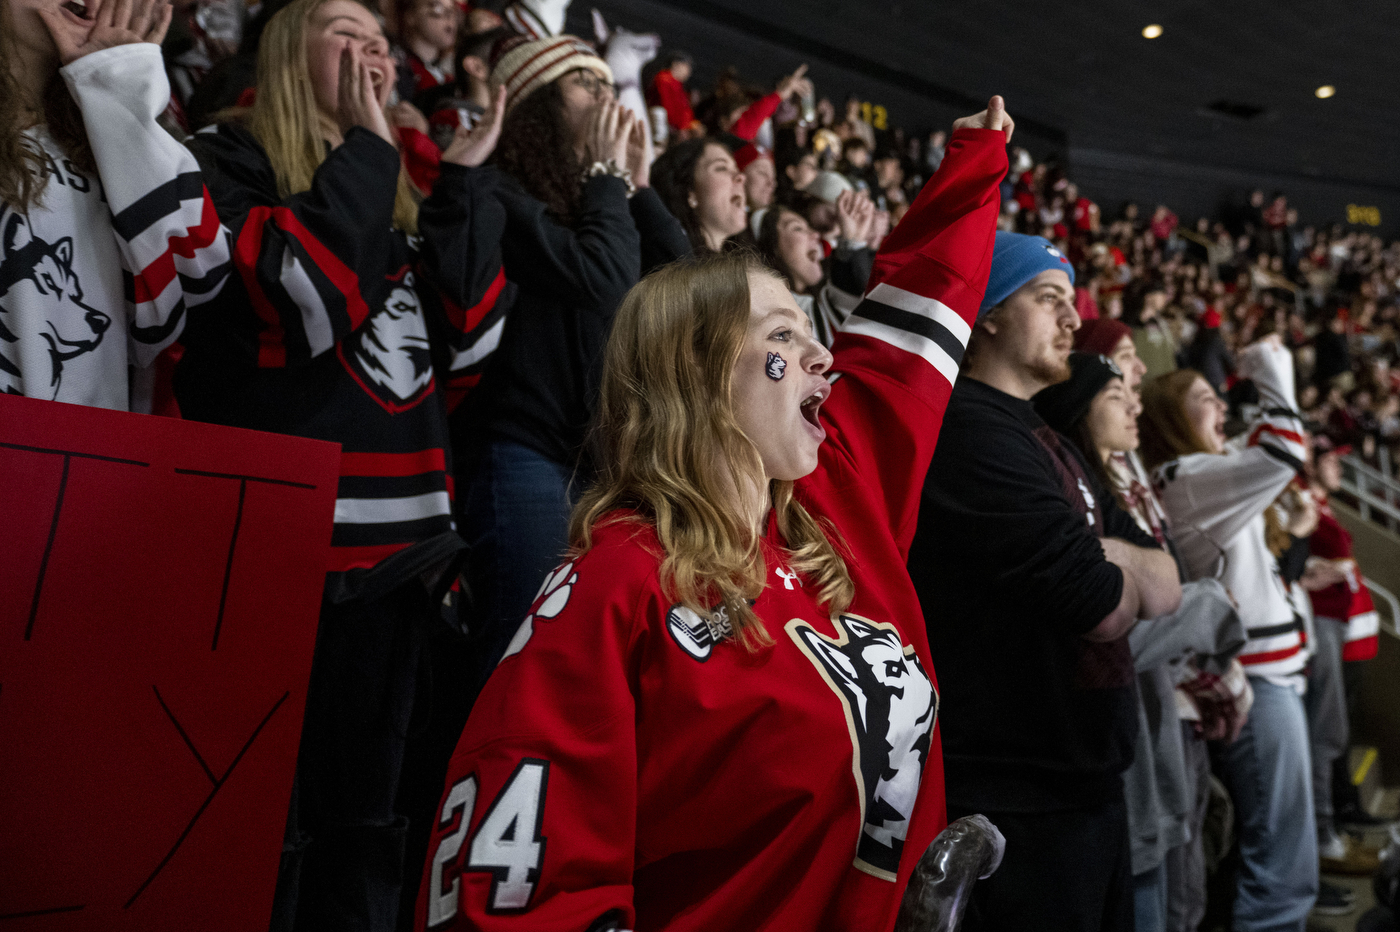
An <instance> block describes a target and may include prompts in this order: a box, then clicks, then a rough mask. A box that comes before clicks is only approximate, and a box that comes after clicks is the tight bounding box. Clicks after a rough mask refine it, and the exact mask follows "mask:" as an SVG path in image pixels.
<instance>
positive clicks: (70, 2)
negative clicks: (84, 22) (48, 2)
mask: <svg viewBox="0 0 1400 932" xmlns="http://www.w3.org/2000/svg"><path fill="white" fill-rule="evenodd" d="M62 8H63V9H65V10H67V11H68V12H69V13H72V14H73V15H74V16H76V17H78V19H87V18H88V11H87V3H86V2H85V0H64V3H63V4H62Z"/></svg>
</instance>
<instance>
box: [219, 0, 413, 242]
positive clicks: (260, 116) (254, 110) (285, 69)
mask: <svg viewBox="0 0 1400 932" xmlns="http://www.w3.org/2000/svg"><path fill="white" fill-rule="evenodd" d="M329 2H331V0H293V2H292V3H290V4H288V5H287V6H286V7H285V8H284V9H283V10H281V11H280V12H279V13H277V14H276V15H275V16H273V17H272V19H270V20H268V23H267V28H266V29H264V30H263V34H262V39H261V41H260V43H259V45H258V84H257V87H258V92H257V96H256V97H254V98H253V106H252V107H249V108H247V109H246V110H233V111H228V113H227V114H226V115H225V118H232V119H238V120H241V121H242V122H243V123H244V124H245V125H246V126H247V127H248V131H249V132H251V133H252V134H253V135H254V136H255V137H256V138H257V140H258V142H259V143H261V144H262V147H263V149H264V150H265V151H266V152H267V158H268V161H270V162H271V163H272V171H273V173H274V174H275V175H276V176H277V193H278V195H280V196H281V197H291V196H292V195H293V194H300V193H301V192H303V191H308V190H310V189H311V179H312V177H313V176H314V175H315V174H316V169H317V168H320V167H321V163H322V162H324V161H325V160H326V142H325V138H324V137H323V136H322V135H321V116H320V111H319V109H318V108H317V106H316V96H315V94H314V93H313V92H312V89H311V80H310V77H309V75H310V71H309V68H308V67H307V59H306V31H307V25H308V24H309V23H310V22H311V17H312V16H313V15H314V14H315V12H316V11H317V10H319V9H320V8H321V7H323V6H325V5H326V4H327V3H329ZM351 2H354V3H359V2H360V0H351ZM360 5H361V6H363V7H365V9H368V10H370V12H374V10H373V8H371V7H369V6H368V5H367V4H364V3H360ZM389 80H393V75H392V74H391V75H390V76H389ZM394 226H395V227H396V228H398V229H400V230H403V231H404V232H406V233H414V234H416V233H417V232H418V198H417V196H416V195H415V194H414V192H413V186H412V185H411V184H410V183H409V180H408V175H407V173H406V172H405V171H404V168H403V165H402V160H401V161H400V165H399V178H398V193H397V195H396V196H395V198H394Z"/></svg>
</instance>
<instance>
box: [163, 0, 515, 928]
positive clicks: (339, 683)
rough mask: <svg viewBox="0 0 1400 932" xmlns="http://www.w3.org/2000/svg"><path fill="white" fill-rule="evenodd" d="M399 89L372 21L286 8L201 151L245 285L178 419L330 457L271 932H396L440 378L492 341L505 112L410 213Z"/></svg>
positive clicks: (347, 7) (446, 480)
mask: <svg viewBox="0 0 1400 932" xmlns="http://www.w3.org/2000/svg"><path fill="white" fill-rule="evenodd" d="M393 74H394V67H393V62H392V61H391V60H390V58H389V55H388V43H387V41H386V40H385V38H384V34H383V32H382V30H381V28H380V26H379V23H378V21H377V19H376V18H375V15H374V13H373V12H372V11H371V10H370V9H369V8H368V7H365V6H362V5H361V4H359V3H356V2H352V0H295V2H293V3H291V4H290V5H289V6H287V7H286V8H285V9H284V10H282V11H281V12H280V13H278V14H277V15H276V16H274V17H273V18H272V20H271V21H270V22H269V24H268V26H267V30H266V32H265V33H264V34H263V39H262V44H261V49H260V53H259V59H258V85H257V98H256V101H255V103H254V104H253V106H252V107H251V108H250V109H249V110H247V111H246V112H243V113H241V114H237V115H236V116H235V118H234V119H232V120H230V121H229V122H225V123H223V124H221V125H220V126H218V127H217V129H215V130H212V131H209V132H204V133H200V134H199V135H198V136H196V137H195V138H194V139H193V140H192V141H191V148H192V149H193V150H194V152H195V155H196V157H197V158H199V160H200V162H201V165H202V166H203V167H204V174H205V179H206V183H207V185H208V189H209V193H210V195H211V196H212V198H213V201H214V206H215V209H216V210H217V211H218V214H219V219H220V221H222V223H223V225H224V226H225V227H227V229H228V230H229V232H230V234H231V236H232V242H233V248H232V251H233V266H234V271H235V272H236V273H237V274H234V275H230V276H229V278H228V281H227V282H226V284H225V285H224V287H223V290H222V291H221V292H220V293H219V294H218V296H217V297H216V298H212V299H211V300H209V302H208V303H207V304H206V305H205V306H204V307H203V308H202V310H201V313H200V314H199V315H194V316H192V317H191V319H190V321H189V325H188V327H187V328H186V331H185V336H184V338H183V339H184V342H185V345H186V351H185V354H184V357H183V358H182V359H181V361H180V364H179V367H178V369H177V371H176V377H175V389H176V396H177V398H178V400H179V402H180V405H181V409H182V411H183V413H184V414H185V416H186V417H190V418H192V419H195V420H202V421H209V422H213V423H218V424H228V425H232V426H237V427H248V428H253V429H257V430H269V431H275V432H278V433H286V434H295V435H297V436H302V437H310V438H313V439H318V440H326V441H331V442H335V443H338V444H340V447H341V469H340V473H341V474H340V480H339V487H338V492H337V497H336V507H335V523H334V527H333V529H332V531H331V535H330V543H331V547H330V554H329V558H328V566H327V570H328V572H327V577H326V587H325V597H324V601H323V604H322V609H321V624H320V628H319V631H318V634H317V639H316V650H315V655H314V660H313V664H312V672H311V680H310V684H309V686H308V689H307V698H306V717H305V723H304V725H303V727H302V740H301V750H300V753H299V756H298V760H297V776H296V783H295V789H294V791H293V798H292V805H291V811H290V814H289V817H288V821H287V834H286V841H285V846H284V849H283V851H284V853H283V859H282V866H281V870H280V872H279V876H278V885H277V896H276V900H275V902H274V910H275V915H274V918H273V923H272V927H273V928H274V929H283V928H291V927H292V925H293V924H294V922H296V921H297V918H298V917H299V918H300V922H299V923H297V924H298V925H299V926H300V927H302V928H306V927H309V926H313V925H314V926H315V927H316V928H335V929H344V930H360V929H389V928H392V927H393V917H394V915H395V913H396V912H397V909H398V895H399V888H400V885H401V882H402V855H403V845H404V834H405V828H406V826H405V819H404V818H403V816H402V815H401V812H400V810H399V809H398V808H397V807H396V805H395V796H396V794H397V791H398V786H399V782H400V778H401V775H402V771H403V762H404V750H405V735H406V726H407V723H408V719H409V716H410V713H411V711H412V708H413V704H414V700H415V696H416V694H417V692H418V685H419V684H418V671H419V666H420V660H421V657H422V655H423V652H424V650H425V635H426V634H427V632H428V631H430V630H431V625H432V623H433V621H434V620H435V619H436V618H437V617H438V610H439V607H440V606H441V605H442V603H443V600H444V597H445V595H446V593H447V591H448V589H449V587H450V586H451V584H452V583H453V581H454V580H455V578H456V576H457V572H458V569H459V568H460V566H461V563H462V558H463V551H464V550H465V544H464V543H463V542H462V540H461V538H459V537H458V536H457V534H456V533H455V530H454V527H453V515H452V509H451V490H452V480H451V475H452V473H451V470H452V459H451V456H450V451H449V449H448V442H447V440H448V425H447V415H446V410H445V408H444V406H443V401H442V395H441V392H440V391H439V387H438V385H437V382H436V379H435V378H434V372H433V366H432V364H431V360H432V358H433V356H434V355H435V346H436V344H438V343H440V342H445V343H446V344H449V345H452V346H467V345H470V344H471V343H472V342H473V341H474V340H475V338H476V333H475V332H474V328H476V327H479V326H481V325H488V324H489V323H490V320H489V318H490V316H491V315H489V314H488V315H486V316H485V317H479V316H478V317H464V316H463V315H461V314H458V313H454V311H453V307H454V306H473V305H479V304H481V303H483V302H484V301H486V300H488V295H491V294H493V293H494V294H499V293H500V291H501V289H500V288H499V287H496V286H495V284H494V283H496V282H497V281H498V279H499V276H500V268H501V262H500V246H499V243H500V236H501V229H502V226H503V225H504V216H503V213H502V211H501V208H500V205H499V203H498V202H497V200H496V198H495V197H494V196H493V187H494V173H493V172H491V171H490V170H489V169H484V168H479V167H477V166H480V165H481V163H482V162H483V161H484V160H485V159H486V157H487V156H488V155H489V154H490V152H491V148H492V146H493V145H494V142H495V139H496V137H497V135H498V134H499V131H500V126H501V120H502V108H503V104H504V99H503V98H502V99H501V100H500V101H499V102H498V103H497V105H496V108H495V109H494V111H493V115H492V116H491V117H489V118H488V119H486V120H483V123H482V125H481V127H480V128H479V130H478V131H477V132H476V133H474V134H472V135H470V136H467V135H465V134H464V135H463V137H462V138H461V139H460V140H459V142H458V143H457V144H454V146H453V147H452V148H449V150H448V151H447V152H445V153H444V154H443V158H444V161H445V165H444V169H443V174H442V177H441V178H440V179H439V181H438V184H437V187H436V189H435V191H434V194H433V197H432V198H430V199H429V200H428V201H427V202H425V203H424V204H423V205H422V209H421V211H420V209H419V206H418V205H417V204H416V203H415V201H414V199H413V198H412V197H411V196H410V195H409V192H408V187H407V184H406V181H405V180H404V175H403V171H402V167H401V162H400V157H399V153H398V151H397V150H396V148H395V145H394V142H393V140H394V135H393V133H392V132H391V131H390V129H389V126H388V123H387V121H386V119H385V115H384V106H385V103H386V101H387V99H388V95H389V90H390V88H391V86H392V81H393ZM444 204H450V205H451V206H452V209H451V210H444V209H443V205H444ZM444 221H447V222H448V225H447V226H444ZM415 234H416V235H415ZM420 246H421V247H422V248H421V250H420ZM445 351H446V350H445V349H444V350H443V352H445ZM439 623H440V622H439Z"/></svg>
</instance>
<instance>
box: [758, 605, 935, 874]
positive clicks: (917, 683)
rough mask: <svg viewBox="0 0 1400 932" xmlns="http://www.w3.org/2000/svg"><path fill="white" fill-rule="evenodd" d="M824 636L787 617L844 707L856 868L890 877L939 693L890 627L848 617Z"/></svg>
mask: <svg viewBox="0 0 1400 932" xmlns="http://www.w3.org/2000/svg"><path fill="white" fill-rule="evenodd" d="M834 627H835V628H836V634H837V637H836V638H835V639H833V638H829V637H827V636H826V635H824V634H821V633H819V632H817V631H816V630H815V629H814V628H813V627H812V626H811V625H809V624H807V623H806V622H804V621H802V620H800V619H796V618H794V619H793V620H792V621H790V622H788V623H787V626H786V631H787V633H788V636H789V637H791V638H792V640H793V641H794V642H795V643H796V644H797V646H798V647H799V648H800V649H801V650H802V652H803V653H804V654H806V655H807V658H808V659H809V660H811V661H812V663H813V665H815V666H816V668H817V672H818V673H820V674H821V677H822V679H823V680H825V681H826V684H827V685H828V686H830V687H831V689H832V690H833V691H834V692H835V693H836V695H837V697H838V698H840V700H841V704H842V705H843V706H844V707H845V712H846V724H847V726H848V727H849V729H850V734H851V744H852V746H853V753H854V761H853V769H854V772H855V777H856V789H857V792H859V793H860V795H861V801H860V802H861V812H862V813H863V814H864V824H863V826H862V827H861V833H860V840H859V842H858V843H857V845H856V859H855V867H856V869H858V870H862V871H864V872H865V873H867V874H870V875H872V876H875V877H879V878H881V879H882V880H890V881H893V880H894V879H895V875H896V873H898V871H899V858H900V855H901V854H902V853H903V851H904V840H905V838H906V837H907V836H908V834H909V819H910V817H911V816H912V815H913V814H914V803H915V801H916V800H917V798H918V793H919V784H920V782H921V781H922V780H923V776H924V765H925V764H926V763H927V761H928V756H929V748H930V744H931V742H932V740H933V738H932V736H933V725H934V722H935V721H936V719H937V717H938V692H937V691H936V690H935V689H934V688H933V681H932V680H931V679H930V678H929V675H928V673H927V672H926V671H925V670H924V667H923V664H922V663H920V662H919V657H918V654H916V653H915V651H914V648H912V647H908V646H905V645H904V644H903V643H902V642H901V641H900V636H899V632H898V631H897V630H896V629H895V627H894V626H893V625H889V624H881V623H879V622H874V621H870V620H869V619H865V618H859V617H857V616H854V615H842V616H841V617H840V618H839V619H836V620H835V622H834Z"/></svg>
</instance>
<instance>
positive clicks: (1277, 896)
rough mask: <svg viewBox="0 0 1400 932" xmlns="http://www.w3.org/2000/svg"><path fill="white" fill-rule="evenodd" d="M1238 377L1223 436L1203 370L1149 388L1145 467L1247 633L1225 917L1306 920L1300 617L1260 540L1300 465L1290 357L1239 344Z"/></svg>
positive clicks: (1314, 876)
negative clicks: (1244, 398) (1246, 700)
mask: <svg viewBox="0 0 1400 932" xmlns="http://www.w3.org/2000/svg"><path fill="white" fill-rule="evenodd" d="M1239 372H1240V375H1241V376H1242V377H1244V378H1248V379H1250V380H1252V381H1253V382H1254V385H1255V387H1256V388H1258V390H1259V412H1258V416H1257V417H1256V418H1255V419H1254V421H1253V422H1252V423H1251V424H1250V425H1249V427H1248V429H1247V430H1246V431H1245V432H1244V433H1243V434H1241V435H1240V436H1239V437H1237V438H1235V439H1233V440H1230V441H1228V442H1227V441H1226V439H1225V430H1224V425H1225V404H1224V402H1222V401H1221V400H1220V398H1219V396H1218V395H1216V393H1215V389H1214V388H1212V387H1211V386H1210V384H1209V383H1207V382H1206V380H1205V378H1204V377H1203V376H1202V375H1201V374H1200V373H1199V372H1194V371H1192V370H1190V369H1183V370H1178V371H1176V372H1172V373H1169V374H1167V375H1164V376H1161V377H1159V378H1157V379H1154V380H1153V381H1151V382H1148V383H1146V385H1145V386H1144V391H1143V398H1142V402H1143V417H1142V422H1141V430H1142V454H1143V460H1144V461H1145V463H1146V465H1147V468H1148V469H1150V470H1153V471H1154V477H1155V479H1156V481H1157V482H1156V484H1157V486H1158V488H1159V489H1160V490H1161V496H1162V504H1163V506H1164V507H1165V508H1166V511H1167V517H1168V518H1169V519H1170V521H1171V524H1172V527H1173V529H1174V530H1173V539H1174V540H1175V542H1176V545H1177V549H1178V551H1179V552H1180V554H1181V557H1182V561H1183V562H1184V563H1185V565H1186V570H1187V573H1188V575H1189V577H1190V578H1191V579H1202V578H1205V577H1217V578H1219V579H1220V581H1221V582H1223V583H1224V584H1225V587H1226V588H1227V589H1229V590H1230V592H1231V594H1232V595H1233V596H1234V599H1235V601H1236V602H1237V603H1238V605H1239V615H1240V620H1241V621H1243V622H1244V626H1245V634H1246V635H1247V637H1248V641H1247V643H1246V644H1245V647H1244V651H1243V653H1241V654H1240V657H1239V660H1240V663H1242V664H1243V665H1244V668H1245V672H1246V673H1247V674H1248V676H1249V683H1250V686H1251V688H1252V689H1253V691H1254V705H1253V707H1252V708H1251V709H1250V711H1249V717H1248V719H1247V721H1246V723H1245V726H1244V729H1243V730H1242V731H1241V732H1240V736H1239V738H1238V739H1237V740H1236V741H1235V742H1233V743H1232V744H1230V745H1229V746H1228V747H1226V748H1225V749H1224V754H1223V755H1222V762H1223V764H1224V774H1225V779H1226V784H1227V786H1228V787H1229V790H1230V795H1231V797H1232V798H1233V799H1234V803H1235V807H1236V809H1237V811H1238V812H1239V815H1240V825H1241V829H1240V852H1241V854H1242V855H1243V864H1242V865H1241V866H1240V873H1239V885H1238V894H1237V896H1236V897H1235V914H1234V926H1233V928H1235V929H1237V930H1242V932H1255V930H1265V929H1295V928H1296V929H1302V928H1303V924H1304V922H1305V921H1306V919H1307V915H1308V912H1309V910H1311V908H1312V905H1313V900H1314V898H1315V897H1316V895H1317V889H1318V860H1317V838H1316V837H1315V835H1314V831H1315V828H1316V823H1315V822H1314V819H1313V801H1312V782H1311V781H1312V777H1311V772H1310V769H1309V760H1308V723H1307V717H1306V714H1305V712H1304V709H1303V691H1304V689H1305V680H1304V678H1303V666H1304V664H1305V663H1306V662H1307V651H1306V649H1305V640H1304V636H1303V622H1302V619H1301V617H1300V616H1299V615H1298V612H1297V610H1296V609H1295V607H1294V604H1293V601H1292V600H1291V598H1290V595H1289V589H1288V586H1287V584H1286V583H1285V582H1284V581H1283V578H1282V576H1281V574H1280V571H1279V566H1278V562H1277V560H1276V559H1275V557H1274V555H1273V554H1272V553H1271V552H1270V550H1269V545H1268V542H1267V540H1266V523H1267V522H1266V518H1265V512H1266V511H1268V509H1269V507H1270V506H1271V505H1272V504H1273V502H1274V499H1276V498H1277V497H1278V495H1279V493H1281V492H1282V491H1283V490H1284V489H1285V488H1287V486H1288V484H1289V483H1290V482H1292V481H1293V479H1294V477H1295V476H1297V475H1298V473H1299V472H1300V471H1301V470H1302V468H1303V457H1304V455H1305V451H1306V446H1305V440H1304V435H1303V422H1302V419H1301V417H1300V416H1299V414H1298V412H1297V407H1298V406H1297V402H1296V400H1295V398H1294V393H1293V359H1292V357H1291V356H1290V355H1289V353H1288V350H1287V349H1285V348H1284V347H1283V344H1282V342H1281V341H1280V340H1279V338H1278V337H1277V336H1276V335H1275V336H1270V337H1266V338H1265V339H1263V340H1261V341H1260V342H1258V343H1256V344H1254V345H1253V346H1250V347H1249V348H1247V349H1246V350H1245V351H1244V352H1243V353H1242V354H1241V355H1240V359H1239Z"/></svg>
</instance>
